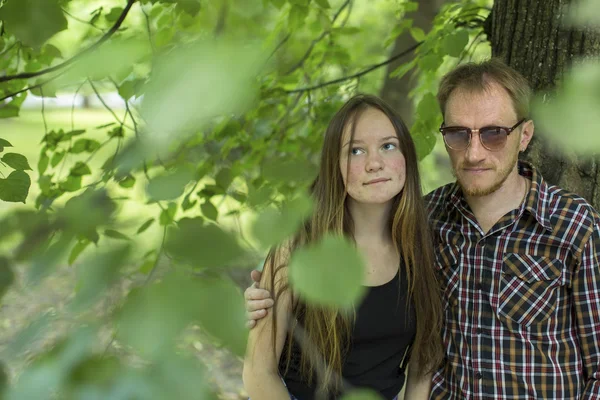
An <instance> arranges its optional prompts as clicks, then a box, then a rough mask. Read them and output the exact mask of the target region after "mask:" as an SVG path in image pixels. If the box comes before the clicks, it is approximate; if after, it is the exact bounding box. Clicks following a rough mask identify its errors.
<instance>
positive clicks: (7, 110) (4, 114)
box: [0, 9, 19, 118]
mask: <svg viewBox="0 0 600 400" xmlns="http://www.w3.org/2000/svg"><path fill="white" fill-rule="evenodd" d="M0 10H1V9H0ZM18 116H19V107H17V106H15V105H12V104H7V105H5V106H3V107H0V118H13V117H18Z"/></svg>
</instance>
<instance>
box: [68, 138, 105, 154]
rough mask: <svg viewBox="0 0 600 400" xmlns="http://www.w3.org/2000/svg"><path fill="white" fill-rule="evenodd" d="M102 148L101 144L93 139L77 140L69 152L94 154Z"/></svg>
mask: <svg viewBox="0 0 600 400" xmlns="http://www.w3.org/2000/svg"><path fill="white" fill-rule="evenodd" d="M99 147H100V142H98V141H97V140H93V139H77V140H76V141H75V143H73V146H72V147H71V149H70V150H69V152H71V153H73V154H79V153H83V152H86V153H92V152H94V151H96V150H97V149H98V148H99Z"/></svg>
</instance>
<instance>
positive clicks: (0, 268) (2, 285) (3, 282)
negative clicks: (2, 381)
mask: <svg viewBox="0 0 600 400" xmlns="http://www.w3.org/2000/svg"><path fill="white" fill-rule="evenodd" d="M14 281H15V274H14V272H13V271H12V268H11V266H10V262H9V261H8V259H6V258H5V257H0V301H1V300H2V296H4V294H5V293H6V292H7V291H8V288H9V287H10V285H12V284H13V282H14ZM0 304H2V303H0ZM0 393H1V392H0Z"/></svg>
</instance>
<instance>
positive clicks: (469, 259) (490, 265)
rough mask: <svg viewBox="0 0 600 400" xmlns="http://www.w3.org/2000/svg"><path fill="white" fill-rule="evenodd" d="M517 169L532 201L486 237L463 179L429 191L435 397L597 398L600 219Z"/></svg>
mask: <svg viewBox="0 0 600 400" xmlns="http://www.w3.org/2000/svg"><path fill="white" fill-rule="evenodd" d="M519 173H520V174H521V175H523V176H525V177H527V178H528V179H531V188H530V191H529V193H528V195H527V197H526V201H524V202H523V204H522V205H521V206H520V208H518V209H516V210H513V211H511V212H510V213H508V214H506V215H505V216H504V217H502V218H501V219H500V220H499V221H498V222H497V223H496V224H495V225H494V226H493V227H492V228H491V229H490V231H489V232H487V233H484V232H482V230H481V228H480V227H479V225H478V224H477V221H476V219H475V217H474V216H473V213H472V212H471V211H470V209H469V206H468V205H467V203H466V201H465V199H464V198H463V197H462V192H461V189H460V188H459V186H458V185H457V184H455V183H454V184H449V185H446V186H443V187H441V188H439V189H437V190H435V191H434V192H432V193H430V194H429V195H427V197H426V201H427V204H428V209H429V217H430V220H431V222H432V226H433V229H434V232H435V238H436V242H437V243H436V246H437V249H436V250H437V257H438V269H439V271H440V273H441V277H442V282H443V287H444V290H445V293H444V307H445V327H444V331H443V338H444V344H445V348H446V361H445V363H444V366H443V367H442V368H441V369H440V370H439V371H438V372H437V373H436V374H435V375H434V377H433V384H432V392H431V399H436V400H441V399H460V400H462V399H474V400H475V399H477V400H478V399H561V400H563V399H600V381H599V379H600V264H599V258H600V236H599V235H600V230H599V222H600V217H599V215H598V213H597V212H596V211H595V210H594V209H593V208H592V207H591V206H590V205H589V204H588V203H587V202H585V200H583V199H581V198H579V197H577V196H574V195H572V194H569V193H567V192H565V191H563V190H561V189H559V188H557V187H555V186H550V185H548V184H547V183H546V182H545V181H544V180H543V179H542V177H541V176H540V174H539V173H538V172H537V171H536V170H535V169H534V168H533V167H531V166H530V165H529V164H526V163H523V162H520V163H519Z"/></svg>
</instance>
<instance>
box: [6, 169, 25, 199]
mask: <svg viewBox="0 0 600 400" xmlns="http://www.w3.org/2000/svg"><path fill="white" fill-rule="evenodd" d="M30 186H31V179H30V178H29V175H27V174H26V173H25V172H23V171H13V172H11V174H10V175H9V176H8V178H6V179H0V200H4V201H8V202H11V203H16V202H21V203H25V199H26V198H27V195H28V194H29V187H30Z"/></svg>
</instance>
